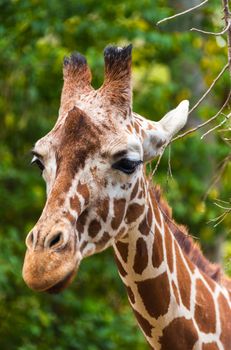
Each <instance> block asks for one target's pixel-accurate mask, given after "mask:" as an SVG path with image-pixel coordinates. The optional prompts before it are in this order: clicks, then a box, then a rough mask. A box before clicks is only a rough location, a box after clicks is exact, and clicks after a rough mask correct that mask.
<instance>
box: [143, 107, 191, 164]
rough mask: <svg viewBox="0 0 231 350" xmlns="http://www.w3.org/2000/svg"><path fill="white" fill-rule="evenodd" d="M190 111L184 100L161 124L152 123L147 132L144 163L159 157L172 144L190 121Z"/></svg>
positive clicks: (144, 145)
mask: <svg viewBox="0 0 231 350" xmlns="http://www.w3.org/2000/svg"><path fill="white" fill-rule="evenodd" d="M188 109H189V101H187V100H184V101H182V102H181V103H180V104H179V105H178V106H177V107H176V108H175V109H173V110H171V111H170V112H168V113H167V114H166V115H165V116H164V117H163V118H162V119H161V120H160V121H159V122H152V125H151V127H150V128H149V129H148V130H145V133H146V137H145V139H144V142H143V150H144V161H149V160H151V159H153V158H155V157H156V156H158V155H159V154H160V153H161V151H162V149H163V147H164V145H166V144H167V143H168V142H170V141H171V139H172V138H173V136H174V135H175V134H176V133H177V132H178V131H179V130H181V129H182V128H183V127H184V125H185V124H186V122H187V119H188Z"/></svg>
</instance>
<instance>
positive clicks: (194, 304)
mask: <svg viewBox="0 0 231 350" xmlns="http://www.w3.org/2000/svg"><path fill="white" fill-rule="evenodd" d="M147 203H148V205H147V209H146V212H145V214H144V216H143V218H141V220H140V223H139V225H138V227H137V229H135V230H133V231H131V232H129V233H128V235H127V236H126V237H124V238H123V239H121V240H119V241H117V242H116V243H115V245H114V252H115V258H116V262H117V266H118V270H119V274H120V276H121V278H122V281H123V282H124V284H125V286H126V289H127V294H128V299H129V302H130V304H131V306H132V309H133V311H134V314H135V316H136V318H137V321H138V323H139V326H140V327H141V329H142V331H143V333H144V335H145V337H146V339H147V341H148V343H149V344H150V345H151V347H152V348H154V349H156V350H158V349H162V350H168V349H175V350H178V349H179V350H180V349H185V350H189V349H202V350H206V349H207V350H209V349H223V350H226V349H227V350H228V349H229V346H230V344H231V303H230V299H229V295H228V291H227V290H226V289H225V288H224V287H222V286H221V285H220V284H218V283H216V282H215V281H214V280H212V279H211V278H210V277H209V276H207V275H206V274H205V273H203V272H202V271H201V269H199V268H198V267H197V266H196V265H195V264H194V263H193V262H192V261H191V260H190V259H189V257H188V256H187V254H186V253H185V252H184V251H183V250H182V248H181V247H180V244H179V243H178V241H177V239H176V238H175V235H174V234H173V233H172V230H171V225H170V224H169V222H166V218H165V216H164V215H163V212H162V210H160V207H159V205H158V202H157V200H156V198H155V195H154V192H153V191H151V190H147ZM228 344H229V345H228Z"/></svg>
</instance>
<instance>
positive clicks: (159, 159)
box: [151, 146, 167, 177]
mask: <svg viewBox="0 0 231 350" xmlns="http://www.w3.org/2000/svg"><path fill="white" fill-rule="evenodd" d="M166 147H167V146H166ZM166 147H164V148H163V150H162V152H161V153H160V155H159V158H158V159H157V162H156V165H155V168H154V169H153V172H152V176H151V177H153V176H154V175H155V173H156V171H157V169H158V166H159V164H160V161H161V158H162V156H163V154H164V151H165V148H166Z"/></svg>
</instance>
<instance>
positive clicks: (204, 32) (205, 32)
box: [190, 21, 231, 36]
mask: <svg viewBox="0 0 231 350" xmlns="http://www.w3.org/2000/svg"><path fill="white" fill-rule="evenodd" d="M230 26H231V21H229V22H228V24H227V26H226V27H225V29H223V30H222V31H221V32H218V33H214V32H207V31H206V30H202V29H198V28H191V29H190V31H191V32H199V33H202V34H208V35H215V36H219V35H223V34H225V33H226V32H227V31H228V29H229V27H230Z"/></svg>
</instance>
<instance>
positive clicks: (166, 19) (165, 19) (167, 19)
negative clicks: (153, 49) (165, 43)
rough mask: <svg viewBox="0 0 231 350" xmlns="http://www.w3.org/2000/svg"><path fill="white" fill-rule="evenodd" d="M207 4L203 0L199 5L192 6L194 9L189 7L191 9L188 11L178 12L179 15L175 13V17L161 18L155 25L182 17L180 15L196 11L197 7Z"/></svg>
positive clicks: (206, 0)
mask: <svg viewBox="0 0 231 350" xmlns="http://www.w3.org/2000/svg"><path fill="white" fill-rule="evenodd" d="M207 2H208V0H205V1H203V2H202V3H201V4H199V5H196V6H194V7H191V8H190V9H188V10H185V11H183V12H179V13H176V14H175V15H173V16H170V17H166V18H163V19H161V20H160V21H158V22H157V23H156V25H157V26H158V25H159V24H161V23H163V22H166V21H169V20H171V19H173V18H176V17H179V16H182V15H185V14H186V13H188V12H191V11H194V10H196V9H198V8H199V7H201V6H203V5H204V4H206V3H207Z"/></svg>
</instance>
